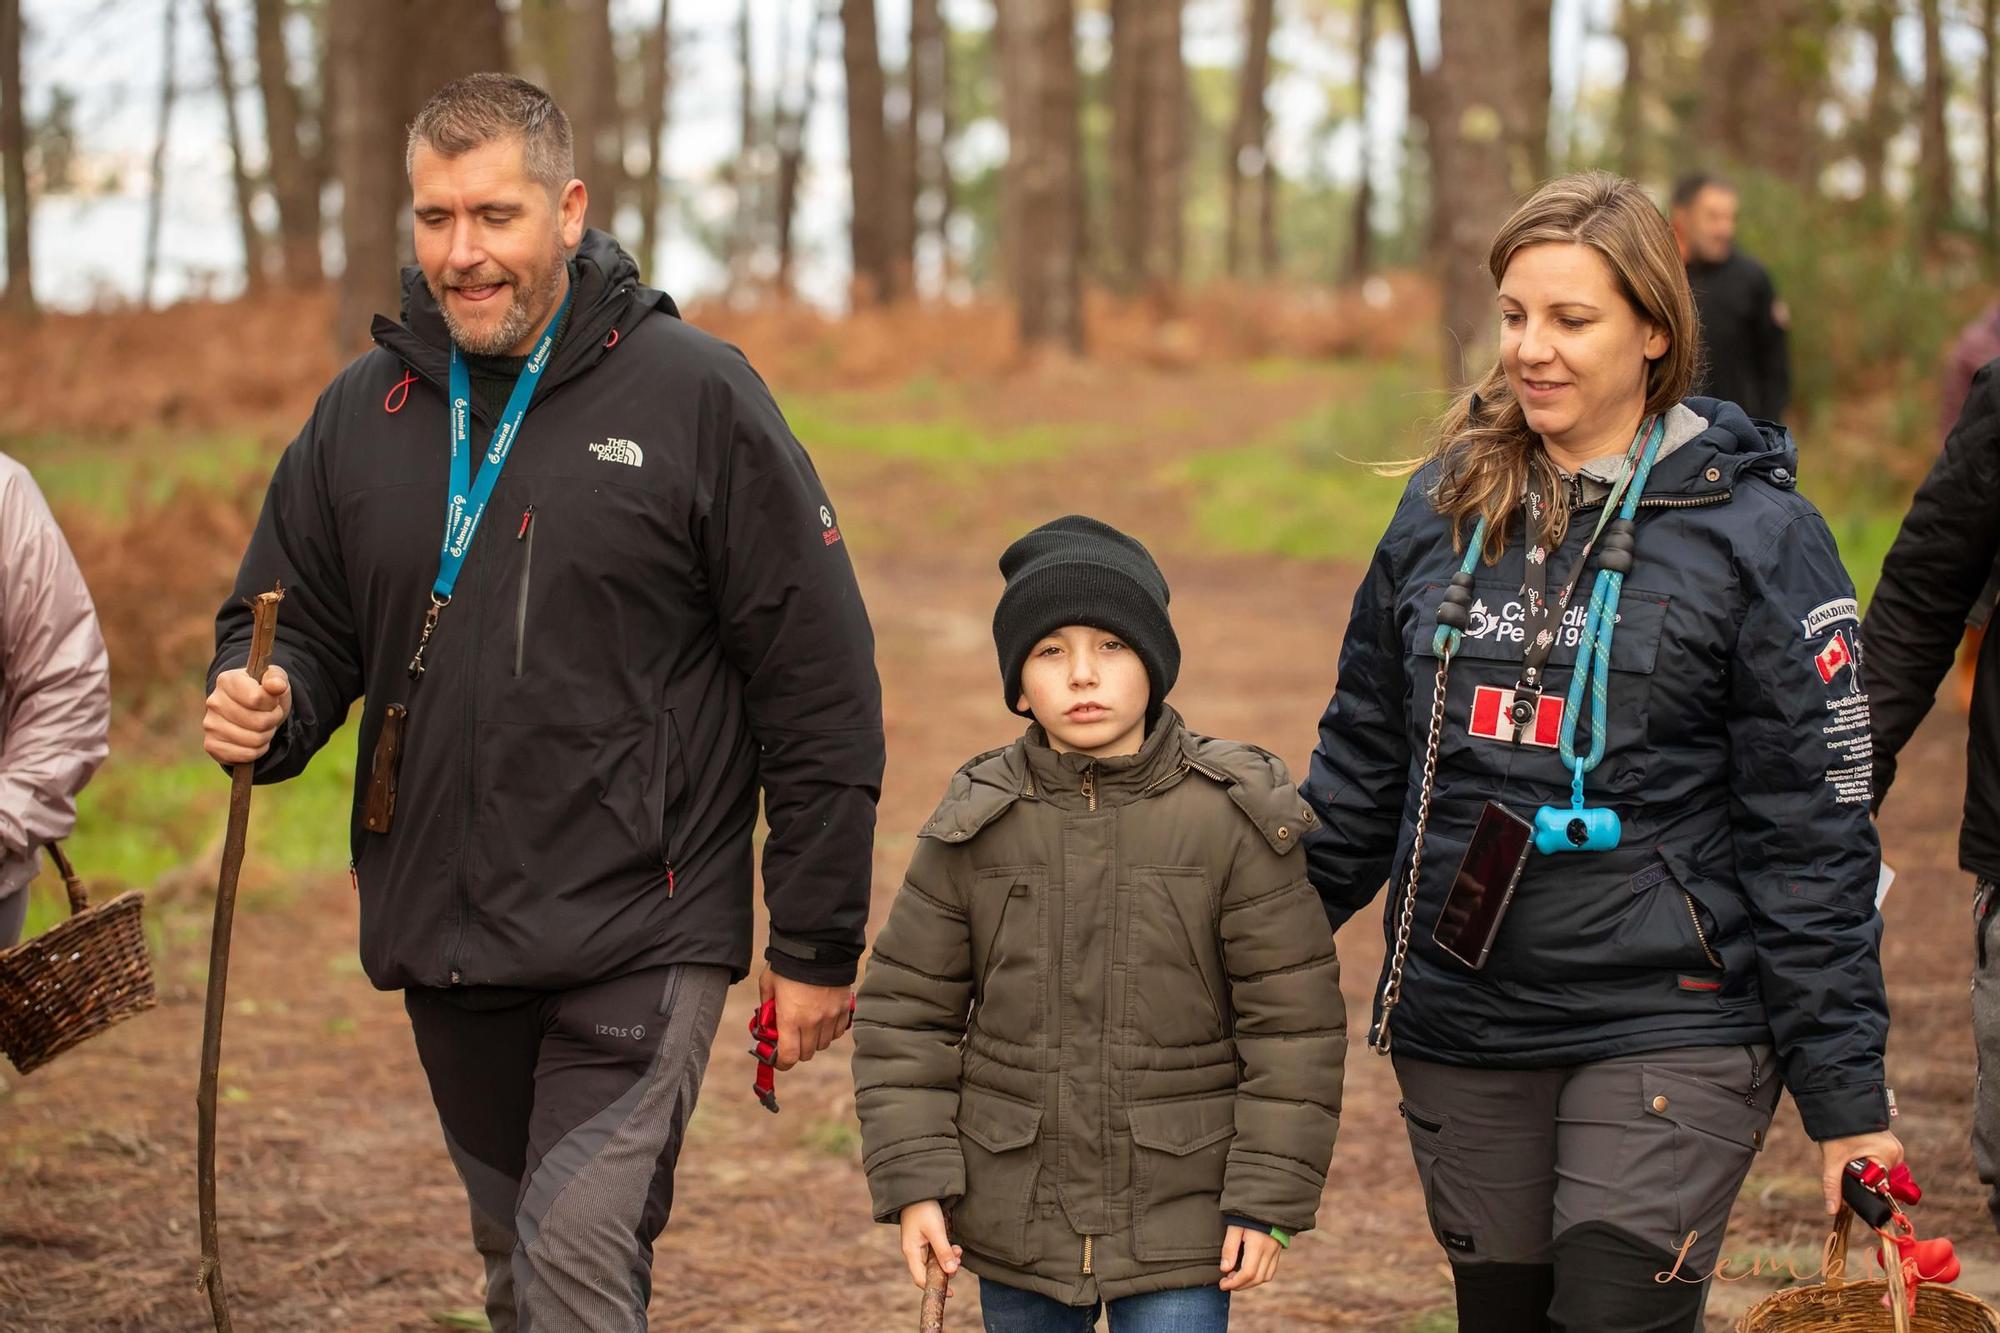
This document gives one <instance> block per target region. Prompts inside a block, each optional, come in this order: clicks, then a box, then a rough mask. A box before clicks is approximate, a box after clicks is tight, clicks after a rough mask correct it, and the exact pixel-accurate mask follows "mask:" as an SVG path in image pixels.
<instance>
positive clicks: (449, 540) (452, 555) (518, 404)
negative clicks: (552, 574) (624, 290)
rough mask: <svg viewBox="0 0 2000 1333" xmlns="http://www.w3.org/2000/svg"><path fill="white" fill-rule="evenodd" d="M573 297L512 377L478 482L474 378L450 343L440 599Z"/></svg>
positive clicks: (436, 589)
mask: <svg viewBox="0 0 2000 1333" xmlns="http://www.w3.org/2000/svg"><path fill="white" fill-rule="evenodd" d="M575 296H576V290H575V289H574V288H571V289H570V293H569V295H567V296H565V297H563V303H562V307H561V308H560V309H559V310H557V311H556V315H555V318H554V319H551V320H550V321H549V326H548V328H547V329H545V330H543V332H542V336H541V339H540V340H539V341H538V342H536V343H535V350H534V351H533V352H532V353H530V354H529V356H528V364H526V365H525V366H523V367H521V374H520V376H519V377H518V378H516V379H515V381H514V392H513V393H511V394H509V395H508V396H507V408H506V410H505V411H503V412H502V413H501V414H500V424H499V425H498V426H497V427H495V428H494V431H493V438H492V440H490V441H489V442H488V443H487V445H486V459H485V461H484V463H482V464H481V466H480V469H479V479H478V480H477V481H475V480H473V477H472V379H471V375H470V374H469V372H467V370H466V368H465V358H464V357H463V356H462V355H460V354H459V350H458V344H457V343H456V342H454V343H453V344H452V345H451V494H450V495H449V496H448V497H447V499H446V502H445V516H444V542H443V545H442V546H441V547H440V548H439V552H438V572H437V581H436V582H434V583H433V584H432V585H431V596H433V597H435V598H437V599H438V600H439V601H440V602H449V601H450V600H451V590H452V589H453V588H455V587H457V586H458V574H459V571H460V570H461V569H463V568H464V567H465V555H466V552H468V551H470V550H471V549H472V536H473V534H474V533H476V532H477V531H479V520H480V519H482V518H484V517H485V516H486V503H487V501H489V500H491V499H492V498H493V487H494V485H495V483H497V482H498V481H499V480H500V469H501V468H503V467H505V466H506V465H507V455H508V454H510V453H512V452H513V450H514V442H515V440H517V439H518V438H519V437H520V433H521V418H522V417H524V416H526V415H527V414H528V403H529V401H530V400H531V399H533V398H534V396H535V386H536V385H537V384H539V383H541V380H542V372H543V371H544V370H546V369H547V368H548V364H549V353H550V352H552V351H554V350H555V345H556V332H557V331H558V330H559V329H561V328H562V326H563V317H564V316H565V315H567V314H568V313H569V303H570V301H571V300H573V299H574V298H575Z"/></svg>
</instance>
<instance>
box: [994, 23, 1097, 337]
mask: <svg viewBox="0 0 2000 1333" xmlns="http://www.w3.org/2000/svg"><path fill="white" fill-rule="evenodd" d="M997 13H998V23H997V28H998V31H997V34H996V35H997V36H998V38H999V56H1000V77H1001V81H1002V101H1003V103H1004V104H1005V112H1006V117H1007V141H1008V149H1007V165H1006V169H1005V170H1006V177H1005V185H1004V188H1003V191H1002V193H1003V196H1004V207H1005V220H1004V223H1003V228H1004V231H1005V233H1006V234H1007V235H1008V237H1009V238H1010V239H1009V241H1008V252H1009V258H1010V260H1011V264H1010V273H1011V276H1012V279H1013V287H1014V293H1015V298H1016V300H1017V301H1018V303H1019V311H1020V333H1021V342H1022V345H1023V347H1024V348H1030V349H1032V348H1036V347H1061V348H1066V349H1068V350H1069V351H1071V352H1078V353H1080V352H1082V351H1083V345H1084V339H1083V173H1082V161H1081V158H1082V154H1081V149H1080V144H1079V142H1078V127H1077V72H1076V46H1075V31H1076V11H1075V8H1074V6H1073V3H1072V0H1007V3H1006V4H1004V5H1002V6H1000V7H999V9H998V11H997Z"/></svg>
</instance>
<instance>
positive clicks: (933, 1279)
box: [917, 1253, 947, 1333]
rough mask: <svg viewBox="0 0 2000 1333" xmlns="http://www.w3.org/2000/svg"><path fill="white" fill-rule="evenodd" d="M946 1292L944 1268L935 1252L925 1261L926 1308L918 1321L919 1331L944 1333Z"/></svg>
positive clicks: (923, 1332) (922, 1332) (921, 1332)
mask: <svg viewBox="0 0 2000 1333" xmlns="http://www.w3.org/2000/svg"><path fill="white" fill-rule="evenodd" d="M946 1292H947V1285H946V1280H945V1275H944V1268H943V1267H942V1266H941V1265H940V1264H939V1263H938V1257H937V1255H936V1254H935V1253H933V1254H932V1255H931V1256H930V1257H929V1259H928V1260H926V1262H925V1263H924V1310H923V1317H922V1318H921V1319H919V1320H918V1322H917V1333H944V1298H945V1295H946Z"/></svg>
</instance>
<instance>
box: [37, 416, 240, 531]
mask: <svg viewBox="0 0 2000 1333" xmlns="http://www.w3.org/2000/svg"><path fill="white" fill-rule="evenodd" d="M0 447H4V448H5V449H6V451H7V452H8V453H9V454H11V455H13V456H14V457H15V458H16V459H18V460H19V461H20V462H21V463H23V464H24V465H25V466H26V467H27V468H28V470H29V471H31V472H33V473H34V474H35V484H36V485H38V486H39V487H41V490H42V494H43V495H45V496H46V497H48V501H49V504H50V505H51V506H53V507H54V508H56V509H60V510H68V511H84V512H88V513H90V514H92V515H94V516H96V517H99V518H103V519H109V520H117V519H122V518H123V517H125V515H126V514H127V513H128V512H129V511H130V510H131V509H132V508H133V506H134V504H135V503H137V504H139V505H141V506H143V505H147V504H159V503H161V502H163V501H165V500H166V499H168V498H169V497H170V496H172V495H173V494H174V493H175V492H176V491H178V490H179V489H180V488H181V487H183V486H193V487H195V488H196V489H199V490H210V491H217V492H228V491H233V490H234V489H235V488H236V487H238V486H240V485H241V484H242V483H243V479H244V478H245V477H246V476H250V475H257V474H262V473H266V472H268V471H269V454H268V451H267V449H266V448H265V445H264V442H263V441H261V440H259V439H258V438H257V437H256V436H254V435H243V434H226V435H155V436H143V437H139V438H136V439H132V440H119V441H116V442H102V441H95V440H84V439H79V438H77V437H75V436H69V435H37V436H26V437H22V438H17V439H10V440H0Z"/></svg>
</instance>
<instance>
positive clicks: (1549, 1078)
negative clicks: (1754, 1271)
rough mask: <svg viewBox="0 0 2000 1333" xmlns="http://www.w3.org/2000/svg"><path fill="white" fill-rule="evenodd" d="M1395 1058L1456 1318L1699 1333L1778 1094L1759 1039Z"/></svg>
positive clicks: (1509, 1324) (1502, 1324) (1524, 1325)
mask: <svg viewBox="0 0 2000 1333" xmlns="http://www.w3.org/2000/svg"><path fill="white" fill-rule="evenodd" d="M1395 1064H1396V1077H1397V1079H1398V1081H1399V1082H1400V1083H1401V1084H1402V1091H1403V1103H1402V1106H1401V1110H1402V1114H1403V1120H1404V1123H1405V1125H1406V1127H1407V1128H1408V1130H1409V1135H1410V1148H1411V1151H1412V1152H1413V1153H1414V1155H1415V1157H1416V1163H1417V1175H1418V1177H1419V1178H1420V1179H1421V1180H1422V1182H1423V1189H1424V1205H1425V1208H1426V1210H1427V1211H1428V1213H1429V1220H1430V1225H1431V1231H1432V1233H1433V1234H1434V1235H1435V1236H1436V1237H1437V1241H1438V1244H1440V1245H1442V1246H1444V1249H1445V1254H1446V1257H1447V1258H1449V1259H1450V1260H1451V1266H1452V1279H1453V1283H1454V1286H1455V1287H1456V1290H1457V1297H1458V1312H1459V1328H1460V1329H1461V1330H1462V1333H1606V1331H1607V1330H1612V1329H1616V1330H1618V1333H1698V1330H1699V1329H1700V1328H1701V1316H1702V1307H1703V1305H1704V1304H1705V1302H1706V1300H1707V1294H1708V1282H1707V1279H1708V1278H1709V1277H1710V1276H1711V1275H1712V1274H1713V1272H1714V1269H1715V1265H1716V1260H1717V1257H1718V1255H1719V1254H1720V1253H1721V1249H1722V1233H1723V1229H1724V1228H1725V1227H1726V1226H1727V1224H1728V1222H1729V1212H1730V1209H1731V1208H1732V1207H1733V1206H1734V1205H1735V1202H1736V1194H1737V1191H1738V1190H1740V1189H1741V1188H1742V1187H1743V1178H1744V1177H1745V1176H1746V1175H1748V1174H1749V1172H1750V1164H1751V1162H1752V1161H1753V1160H1755V1158H1756V1155H1757V1153H1758V1152H1759V1151H1760V1150H1761V1149H1762V1148H1763V1146H1764V1135H1765V1132H1766V1131H1767V1130H1768V1129H1769V1127H1770V1123H1771V1114H1772V1111H1773V1109H1774V1108H1775V1107H1776V1105H1777V1101H1778V1094H1779V1091H1780V1088H1781V1084H1780V1081H1779V1078H1778V1071H1777V1062H1776V1060H1775V1059H1774V1058H1773V1055H1772V1051H1771V1048H1770V1047H1769V1046H1765V1045H1758V1046H1705V1047H1685V1048H1677V1049H1673V1050H1664V1051H1648V1052H1645V1053H1643V1054H1639V1055H1631V1056H1621V1057H1618V1058H1616V1059H1611V1060H1601V1061H1598V1062H1596V1063H1594V1064H1586V1065H1576V1066H1572V1067H1568V1068H1559V1069H1476V1068H1468V1067H1464V1066H1457V1065H1443V1064H1435V1063H1432V1062H1430V1061H1427V1060H1418V1059H1414V1058H1411V1057H1409V1056H1405V1055H1402V1054H1397V1055H1396V1056H1395Z"/></svg>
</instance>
